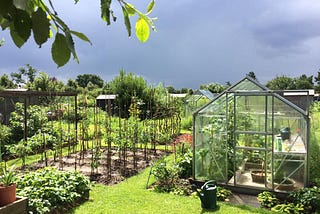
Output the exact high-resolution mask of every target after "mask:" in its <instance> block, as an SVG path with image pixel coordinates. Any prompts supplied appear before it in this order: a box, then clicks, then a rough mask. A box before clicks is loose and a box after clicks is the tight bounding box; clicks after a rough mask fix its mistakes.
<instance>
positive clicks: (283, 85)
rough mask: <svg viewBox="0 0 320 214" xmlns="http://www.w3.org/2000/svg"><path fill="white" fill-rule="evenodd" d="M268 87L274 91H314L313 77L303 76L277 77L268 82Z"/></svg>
mask: <svg viewBox="0 0 320 214" xmlns="http://www.w3.org/2000/svg"><path fill="white" fill-rule="evenodd" d="M266 86H267V87H268V88H269V89H272V90H294V89H313V88H314V84H313V76H310V77H308V76H306V75H305V74H302V75H301V76H300V77H296V78H291V77H288V76H285V75H282V76H277V77H276V78H274V79H272V80H270V81H268V82H267V84H266Z"/></svg>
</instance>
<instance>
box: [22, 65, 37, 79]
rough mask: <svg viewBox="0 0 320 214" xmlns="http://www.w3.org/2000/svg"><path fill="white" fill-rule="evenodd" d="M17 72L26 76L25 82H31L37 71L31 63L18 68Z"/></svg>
mask: <svg viewBox="0 0 320 214" xmlns="http://www.w3.org/2000/svg"><path fill="white" fill-rule="evenodd" d="M19 72H20V73H21V74H22V75H24V76H26V77H27V82H29V83H33V81H34V79H35V77H36V75H37V72H38V71H37V69H35V68H33V67H32V66H31V65H29V64H27V65H26V66H25V67H21V68H19Z"/></svg>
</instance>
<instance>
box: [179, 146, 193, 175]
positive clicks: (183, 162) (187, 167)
mask: <svg viewBox="0 0 320 214" xmlns="http://www.w3.org/2000/svg"><path fill="white" fill-rule="evenodd" d="M176 164H177V166H178V176H179V178H189V177H191V176H192V150H191V149H190V148H189V149H186V152H184V153H183V154H180V155H178V157H177V158H176Z"/></svg>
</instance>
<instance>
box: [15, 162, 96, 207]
mask: <svg viewBox="0 0 320 214" xmlns="http://www.w3.org/2000/svg"><path fill="white" fill-rule="evenodd" d="M89 189H90V182H89V180H88V179H87V178H86V177H85V176H83V175H82V174H80V173H79V172H61V171H58V170H56V169H54V168H44V169H40V170H37V171H36V172H30V173H28V174H25V175H24V176H23V177H22V178H19V179H18V186H17V194H18V195H20V196H23V197H28V203H29V204H28V212H29V213H30V212H31V213H48V212H49V211H51V210H52V209H54V210H59V209H61V208H63V206H67V205H68V206H70V205H73V204H74V203H76V202H77V201H78V200H79V199H81V198H84V197H87V196H88V191H89Z"/></svg>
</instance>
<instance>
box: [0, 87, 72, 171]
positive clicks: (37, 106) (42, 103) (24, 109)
mask: <svg viewBox="0 0 320 214" xmlns="http://www.w3.org/2000/svg"><path fill="white" fill-rule="evenodd" d="M0 97H1V98H2V99H1V100H0V112H1V114H2V115H3V123H4V125H7V126H9V127H12V126H13V127H15V129H17V127H18V128H19V126H20V129H17V131H18V132H17V133H13V135H14V136H12V138H13V139H11V140H13V141H14V139H15V137H16V138H17V140H18V141H19V140H20V139H21V141H20V145H19V143H18V145H17V147H16V148H17V149H18V150H17V149H16V152H18V153H19V154H16V155H19V156H21V158H22V160H23V165H24V164H25V158H26V156H27V155H28V153H36V152H37V151H35V149H37V150H39V152H41V154H43V155H44V157H45V160H46V152H47V150H48V149H52V148H54V147H56V148H58V147H59V146H57V145H59V144H61V148H62V144H63V142H62V141H67V143H68V144H69V143H70V141H71V139H70V136H71V135H72V136H73V137H74V139H73V140H72V141H73V142H77V119H76V115H77V93H74V92H44V91H28V90H26V89H7V90H2V91H0ZM70 97H71V98H72V97H73V101H71V103H73V106H74V108H73V111H74V113H73V115H74V117H71V118H72V119H71V120H72V121H70V117H69V116H70V109H68V116H67V117H68V118H67V121H68V127H69V128H68V129H66V130H63V133H62V129H61V127H60V135H59V136H60V139H59V138H58V139H55V140H54V139H53V136H52V134H53V132H54V131H56V130H55V129H56V127H54V126H53V123H52V122H53V120H61V119H62V112H59V111H62V109H63V108H62V103H60V104H59V106H60V107H59V108H58V107H57V106H58V104H57V103H55V102H56V101H57V100H58V99H57V98H60V99H59V100H61V101H62V102H67V103H68V102H70V100H64V99H63V98H70ZM19 103H20V104H19ZM19 109H20V112H19V113H17V112H16V111H17V110H19ZM10 117H11V118H10ZM12 117H16V118H12ZM14 120H16V121H14ZM50 120H51V121H50ZM11 121H12V122H14V124H10V122H11ZM17 123H18V124H17ZM19 123H20V124H22V125H19ZM49 123H51V125H49ZM70 123H73V130H71V129H70V126H69V125H70ZM60 125H61V124H60ZM46 126H50V127H46ZM19 130H21V132H22V135H21V138H19V136H20V134H19ZM66 131H67V133H66ZM71 132H74V134H71ZM49 133H50V134H49ZM37 134H38V136H39V137H37ZM63 135H66V136H69V138H68V140H66V139H62V137H63ZM28 140H29V141H32V142H31V143H32V144H36V145H33V146H37V147H34V148H31V151H27V142H28ZM48 141H50V143H51V147H52V148H47V147H46V145H47V144H48V143H49V142H48ZM54 141H55V142H54ZM57 141H58V142H57ZM39 142H40V143H39ZM16 143H17V142H11V144H12V145H14V144H16ZM37 144H38V145H37ZM54 150H55V152H56V151H58V152H59V150H57V149H55V148H54ZM61 156H62V154H60V157H61ZM41 157H42V158H41V159H42V160H43V156H41ZM60 161H62V160H61V158H60ZM46 164H47V162H46Z"/></svg>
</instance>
